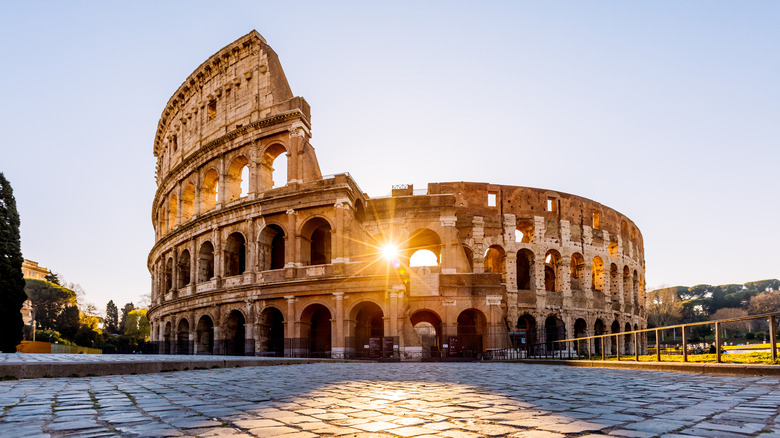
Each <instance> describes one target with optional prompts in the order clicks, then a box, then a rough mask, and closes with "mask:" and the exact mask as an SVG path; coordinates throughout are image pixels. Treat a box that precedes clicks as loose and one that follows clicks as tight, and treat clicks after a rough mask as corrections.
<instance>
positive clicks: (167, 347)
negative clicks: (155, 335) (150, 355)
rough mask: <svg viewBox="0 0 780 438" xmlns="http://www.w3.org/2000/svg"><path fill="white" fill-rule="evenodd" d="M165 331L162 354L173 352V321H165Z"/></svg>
mask: <svg viewBox="0 0 780 438" xmlns="http://www.w3.org/2000/svg"><path fill="white" fill-rule="evenodd" d="M164 330H165V331H164V332H163V345H162V351H160V353H162V354H173V338H172V337H171V322H170V321H168V322H166V323H165V329H164Z"/></svg>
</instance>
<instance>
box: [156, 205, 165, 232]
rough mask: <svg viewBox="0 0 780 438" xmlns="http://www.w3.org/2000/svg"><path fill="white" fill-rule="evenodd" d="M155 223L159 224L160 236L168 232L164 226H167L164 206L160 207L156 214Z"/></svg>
mask: <svg viewBox="0 0 780 438" xmlns="http://www.w3.org/2000/svg"><path fill="white" fill-rule="evenodd" d="M157 222H158V223H159V225H158V229H159V231H160V234H165V233H166V232H167V231H168V227H167V226H166V225H167V224H168V217H167V216H166V215H165V205H164V204H163V206H162V207H160V210H159V211H158V212H157Z"/></svg>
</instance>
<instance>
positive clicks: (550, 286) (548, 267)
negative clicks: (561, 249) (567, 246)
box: [544, 249, 563, 292]
mask: <svg viewBox="0 0 780 438" xmlns="http://www.w3.org/2000/svg"><path fill="white" fill-rule="evenodd" d="M560 264H561V255H560V253H558V251H556V250H554V249H551V250H549V251H547V254H545V256H544V290H546V291H549V292H560V291H562V290H563V288H562V285H561V281H560V275H558V274H559V271H560Z"/></svg>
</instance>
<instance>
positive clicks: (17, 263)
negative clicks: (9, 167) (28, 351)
mask: <svg viewBox="0 0 780 438" xmlns="http://www.w3.org/2000/svg"><path fill="white" fill-rule="evenodd" d="M19 224H20V221H19V212H18V211H17V210H16V200H15V199H14V193H13V189H11V184H10V183H9V182H8V180H7V179H5V175H3V173H2V172H0V351H2V352H3V353H15V352H16V346H17V345H18V344H19V343H20V342H21V341H22V333H23V332H22V330H23V328H24V322H23V321H22V312H21V310H22V305H23V304H24V301H25V300H26V299H27V295H26V294H25V293H24V276H23V274H22V262H23V261H24V259H23V258H22V244H21V241H20V237H19Z"/></svg>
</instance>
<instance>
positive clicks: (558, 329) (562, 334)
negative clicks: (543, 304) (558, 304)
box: [544, 314, 566, 352]
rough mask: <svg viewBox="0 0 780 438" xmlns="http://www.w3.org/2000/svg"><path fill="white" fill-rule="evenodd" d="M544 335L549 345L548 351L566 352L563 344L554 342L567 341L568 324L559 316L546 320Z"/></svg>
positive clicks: (549, 317) (552, 316)
mask: <svg viewBox="0 0 780 438" xmlns="http://www.w3.org/2000/svg"><path fill="white" fill-rule="evenodd" d="M544 335H545V342H546V344H547V351H551V352H554V351H556V350H557V351H560V350H564V349H565V346H564V345H563V343H560V342H554V341H560V340H563V339H566V324H565V323H564V322H563V320H562V319H561V318H560V316H558V315H557V314H553V315H550V316H548V317H547V318H546V319H545V320H544Z"/></svg>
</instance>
